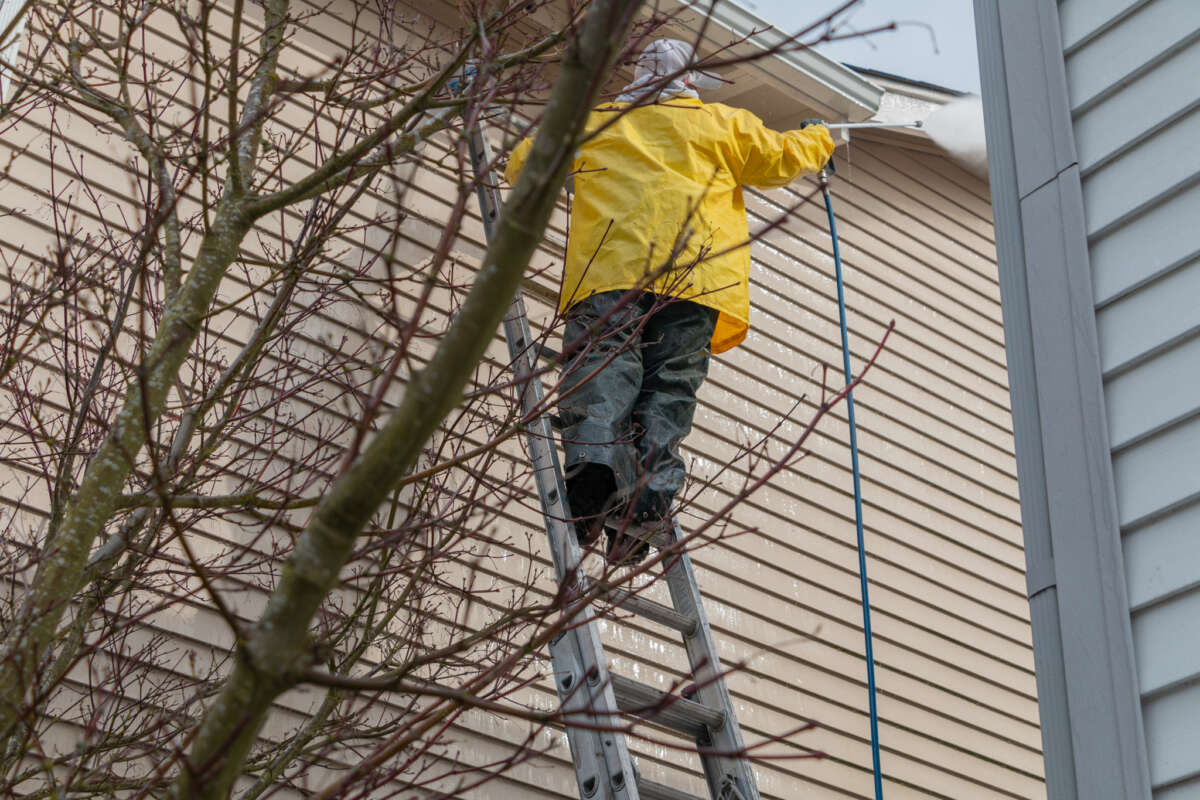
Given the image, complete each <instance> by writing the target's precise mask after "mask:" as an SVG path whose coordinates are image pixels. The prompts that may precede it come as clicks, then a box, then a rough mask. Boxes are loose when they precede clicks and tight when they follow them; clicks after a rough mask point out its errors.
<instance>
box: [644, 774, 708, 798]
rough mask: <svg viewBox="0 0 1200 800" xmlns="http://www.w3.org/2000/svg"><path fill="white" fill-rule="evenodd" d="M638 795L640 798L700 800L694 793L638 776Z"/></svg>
mask: <svg viewBox="0 0 1200 800" xmlns="http://www.w3.org/2000/svg"><path fill="white" fill-rule="evenodd" d="M637 787H638V797H640V798H642V800H702V798H699V797H697V796H696V795H694V794H688V793H687V792H682V791H680V790H679V789H675V788H673V787H671V786H667V785H666V784H663V783H655V782H654V781H648V780H646V779H645V778H642V777H638V782H637Z"/></svg>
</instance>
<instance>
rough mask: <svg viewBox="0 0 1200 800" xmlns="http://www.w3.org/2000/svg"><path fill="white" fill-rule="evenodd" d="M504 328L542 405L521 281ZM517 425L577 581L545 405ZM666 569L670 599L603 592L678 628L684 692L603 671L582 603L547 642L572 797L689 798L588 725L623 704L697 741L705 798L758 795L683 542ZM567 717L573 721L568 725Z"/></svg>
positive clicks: (492, 200) (561, 560)
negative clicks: (688, 679)
mask: <svg viewBox="0 0 1200 800" xmlns="http://www.w3.org/2000/svg"><path fill="white" fill-rule="evenodd" d="M470 154H471V162H472V166H473V168H474V172H475V175H476V179H477V183H478V196H479V205H480V212H481V216H482V218H483V226H484V232H485V234H486V236H487V239H488V241H489V242H490V241H491V239H492V236H493V226H494V225H495V223H496V218H497V215H498V213H499V210H500V197H499V190H498V189H497V184H496V181H495V180H494V179H493V175H492V171H491V169H490V165H491V164H492V151H491V147H490V146H489V144H488V142H487V138H486V137H485V136H484V134H483V130H482V125H480V126H477V127H476V128H475V130H474V131H473V132H472V133H471V137H470ZM504 336H505V338H506V339H507V340H508V351H509V356H510V357H511V359H512V363H513V370H514V377H515V378H516V386H517V387H518V389H519V391H520V392H521V410H522V412H523V413H526V414H528V413H530V411H531V410H533V409H535V408H538V407H539V406H541V404H542V401H543V397H544V395H543V392H542V385H541V381H540V380H539V379H538V378H537V377H535V375H534V373H535V371H536V368H537V353H538V348H537V347H536V345H535V343H534V340H533V338H532V336H531V335H530V331H529V321H528V319H527V318H526V316H525V303H524V301H523V300H522V298H521V291H520V290H518V291H517V294H516V297H514V298H513V301H512V306H511V307H510V308H509V312H508V315H507V316H506V317H505V319H504ZM525 435H526V444H527V446H528V448H529V455H530V460H531V462H532V465H533V472H534V476H535V480H536V482H537V490H538V496H539V498H540V500H541V504H542V514H543V517H544V519H545V523H546V532H547V534H548V535H549V537H550V552H551V557H552V559H553V561H554V570H555V573H556V574H557V576H558V580H559V583H560V584H561V583H562V582H563V581H566V580H576V581H585V580H586V577H585V576H584V575H583V573H582V571H581V570H579V569H577V567H578V565H579V562H580V560H581V558H582V551H581V549H580V547H579V545H578V543H577V542H576V541H575V536H574V533H573V530H572V526H571V525H570V524H568V523H567V522H566V520H567V519H568V518H569V517H570V513H569V511H568V510H567V507H566V501H565V484H564V482H563V476H562V470H561V468H560V466H559V460H558V452H557V450H556V449H555V446H554V434H553V431H552V429H551V424H550V417H549V415H548V414H545V413H543V414H542V415H541V416H539V417H538V418H537V420H536V421H535V422H533V424H531V425H530V426H529V428H528V429H527V431H526V434H525ZM672 523H673V524H672V531H671V534H670V536H671V538H672V539H673V540H674V541H678V540H679V538H680V536H681V533H680V530H679V524H678V522H677V521H674V520H672ZM666 579H667V586H668V588H669V591H670V595H671V604H672V606H673V608H671V607H667V606H665V605H662V604H660V603H656V602H654V601H651V600H647V599H645V598H642V597H639V596H636V595H633V594H630V593H629V592H627V591H624V590H614V591H613V592H612V593H610V595H609V596H608V598H607V599H609V600H611V601H613V602H614V603H615V604H616V605H619V606H620V608H621V609H622V610H623V611H627V612H630V613H633V614H637V615H639V616H642V617H645V618H646V619H648V620H651V621H653V622H656V623H658V624H660V625H664V626H666V627H668V628H672V629H674V630H676V631H678V632H679V633H680V634H681V635H682V638H683V645H684V648H685V649H686V651H687V657H688V662H689V664H690V665H691V669H692V678H693V681H694V685H695V691H694V692H693V693H692V694H691V695H690V699H685V698H683V697H680V696H674V697H672V698H669V699H668V698H666V697H665V696H664V693H663V692H661V691H659V690H658V689H655V688H654V687H651V686H647V685H645V684H641V683H638V682H637V681H634V680H631V679H629V678H624V677H621V676H619V675H612V674H610V673H609V671H608V664H607V660H606V657H605V654H604V648H603V646H602V645H601V643H600V632H599V629H598V626H597V625H596V620H595V615H594V612H593V610H592V608H591V607H590V606H589V607H586V608H585V609H584V610H583V611H581V612H580V614H579V616H578V617H577V618H576V620H575V621H574V622H575V623H576V624H572V625H570V626H568V628H567V631H566V632H565V633H563V634H562V635H561V636H559V638H558V639H556V640H554V641H553V642H551V643H550V659H551V662H552V664H553V667H554V677H555V688H556V689H557V691H558V697H559V701H560V702H561V703H562V708H563V710H564V711H565V712H567V713H566V727H567V739H568V741H569V743H570V748H571V759H572V761H573V762H574V765H575V777H576V780H577V781H578V784H579V796H580V798H581V800H639V798H640V800H698V798H696V797H695V796H693V795H691V794H689V793H687V792H683V791H680V790H678V789H675V788H672V787H670V786H665V785H663V784H659V783H655V782H653V781H648V780H645V779H643V778H641V777H640V776H639V775H638V772H637V769H636V767H635V766H634V764H633V760H632V759H631V758H630V755H629V748H628V745H627V743H626V740H625V736H624V735H623V734H620V733H614V732H611V731H605V730H602V729H597V726H600V727H601V728H602V727H609V728H611V727H612V726H613V725H614V724H618V723H619V716H618V714H619V713H622V712H624V713H629V714H635V715H640V716H645V717H646V718H647V719H649V720H650V721H652V722H653V723H655V724H657V725H661V726H663V727H665V728H668V729H671V730H673V731H675V732H677V733H680V734H683V735H684V736H688V737H691V738H692V739H693V740H694V741H695V742H696V745H697V751H698V754H699V756H700V760H701V763H702V764H703V767H704V775H705V778H706V780H707V782H708V787H709V797H710V798H711V800H759V794H758V787H757V785H756V784H755V782H754V773H753V771H752V770H751V769H750V764H749V762H748V761H747V760H746V759H745V758H739V757H736V754H740V753H744V745H743V742H742V731H741V728H740V727H739V726H738V721H737V717H736V715H735V714H734V709H733V702H732V700H731V698H730V695H729V689H728V688H727V687H726V685H725V680H724V678H723V677H721V663H720V659H719V658H718V657H717V649H716V645H715V644H714V642H713V638H712V631H711V630H710V629H709V625H708V618H707V617H706V616H705V613H704V605H703V601H702V598H701V597H700V591H699V589H698V588H697V586H696V575H695V572H693V570H692V563H691V560H690V558H689V557H688V554H687V553H686V552H682V553H680V554H679V555H678V556H677V557H674V558H672V559H669V566H668V568H667V572H666ZM648 710H649V711H648ZM639 711H640V712H641V714H639ZM572 721H575V722H577V723H581V724H579V725H572V724H571V723H572Z"/></svg>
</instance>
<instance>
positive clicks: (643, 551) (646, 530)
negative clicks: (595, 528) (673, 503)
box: [604, 515, 671, 566]
mask: <svg viewBox="0 0 1200 800" xmlns="http://www.w3.org/2000/svg"><path fill="white" fill-rule="evenodd" d="M670 525H671V517H670V516H669V515H667V516H658V515H640V516H639V517H637V518H635V520H634V521H633V522H630V523H629V524H627V525H626V526H625V528H624V530H621V531H618V530H616V529H615V528H611V527H605V529H604V534H605V535H606V536H607V537H608V547H607V548H606V549H605V551H604V553H605V556H604V558H605V561H607V562H608V563H609V564H611V565H613V566H619V565H620V566H633V565H635V564H640V563H642V561H644V560H645V558H646V556H647V555H649V553H650V540H651V539H653V538H654V537H655V536H657V535H658V534H659V533H665V532H666V531H667V529H668V527H669V526H670Z"/></svg>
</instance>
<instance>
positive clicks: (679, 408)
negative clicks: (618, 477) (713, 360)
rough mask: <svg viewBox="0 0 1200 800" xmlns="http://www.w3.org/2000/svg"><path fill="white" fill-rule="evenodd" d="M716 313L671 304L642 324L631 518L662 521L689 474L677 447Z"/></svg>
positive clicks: (688, 424) (688, 423)
mask: <svg viewBox="0 0 1200 800" xmlns="http://www.w3.org/2000/svg"><path fill="white" fill-rule="evenodd" d="M716 321H717V312H716V311H715V310H714V309H711V308H708V307H707V306H702V305H700V304H698V303H692V302H688V301H676V302H671V303H668V304H667V305H665V306H664V307H662V308H661V309H659V310H658V311H657V312H656V313H655V314H654V315H653V316H652V317H651V318H650V319H649V320H648V321H647V323H646V327H645V331H644V333H643V335H642V343H643V347H642V389H641V392H640V393H639V395H638V399H637V402H636V404H635V406H634V409H633V422H634V428H635V431H636V432H637V438H636V446H637V452H638V460H639V468H640V475H639V481H638V491H637V495H636V497H635V499H634V503H633V508H632V512H633V514H632V518H633V519H634V520H635V521H638V522H645V521H655V520H660V519H665V518H666V517H667V516H668V515H669V514H670V509H671V502H672V501H673V500H674V499H675V494H676V493H677V492H678V491H679V490H680V489H681V488H683V483H684V480H685V478H686V476H687V468H686V465H685V464H684V461H683V458H682V456H680V455H679V443H680V442H681V441H683V438H684V437H685V436H687V434H688V432H689V431H690V430H691V429H692V417H693V415H694V414H695V411H696V391H697V390H698V389H699V388H700V385H701V384H702V383H703V382H704V378H705V376H707V375H708V358H709V340H710V339H711V338H712V333H713V328H714V327H715V326H716Z"/></svg>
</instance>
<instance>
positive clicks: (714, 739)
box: [665, 518, 759, 800]
mask: <svg viewBox="0 0 1200 800" xmlns="http://www.w3.org/2000/svg"><path fill="white" fill-rule="evenodd" d="M671 538H672V542H673V543H678V542H680V541H682V540H683V534H682V532H681V531H680V529H679V521H678V520H677V519H675V518H672V519H671ZM665 561H666V564H665V567H666V576H667V588H668V590H669V591H670V593H671V601H672V604H673V605H674V606H675V610H676V611H678V612H679V613H680V614H684V615H686V616H690V617H692V618H694V619H695V620H696V628H695V630H694V631H692V632H691V633H690V634H685V635H684V637H683V646H684V649H685V650H687V654H688V662H689V663H690V664H691V666H692V674H693V677H694V679H695V681H696V693H695V695H694V696H693V699H695V700H697V701H698V702H700V703H702V704H703V705H706V706H709V707H711V708H716V709H719V710H721V711H723V712H724V713H725V720H724V724H723V725H721V727H719V728H716V729H710V730H709V736H708V741H707V742H706V741H703V740H697V745H698V746H700V747H701V748H702V749H701V758H700V761H701V763H702V764H703V765H704V775H705V778H706V779H707V781H708V787H709V791H710V792H711V794H712V796H713V797H714V798H718V800H726V798H729V799H730V800H732V798H744V800H759V794H758V784H757V783H756V782H755V780H754V772H753V770H751V769H750V762H749V761H748V760H747V759H746V758H745V752H746V745H745V742H744V741H743V740H742V729H741V726H740V725H739V724H738V720H737V714H736V711H735V709H734V706H733V696H732V695H731V694H730V693H729V687H728V685H726V683H725V678H724V676H723V675H722V670H721V659H720V657H719V656H718V654H717V645H716V641H715V640H714V639H713V635H712V628H711V627H710V626H709V624H708V615H707V614H706V613H705V611H704V600H703V598H702V597H701V596H700V589H699V586H698V584H697V583H696V572H695V570H694V569H693V568H692V559H691V557H690V556H689V555H688V553H687V551H686V550H685V549H683V548H680V552H679V553H678V554H672V555H669V556H667V558H666V559H665ZM704 748H707V749H708V751H709V753H710V754H709V755H707V756H706V755H704Z"/></svg>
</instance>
